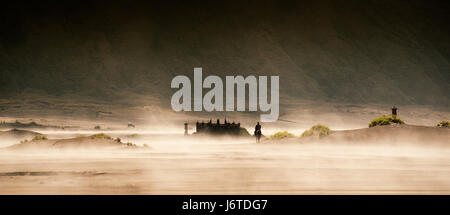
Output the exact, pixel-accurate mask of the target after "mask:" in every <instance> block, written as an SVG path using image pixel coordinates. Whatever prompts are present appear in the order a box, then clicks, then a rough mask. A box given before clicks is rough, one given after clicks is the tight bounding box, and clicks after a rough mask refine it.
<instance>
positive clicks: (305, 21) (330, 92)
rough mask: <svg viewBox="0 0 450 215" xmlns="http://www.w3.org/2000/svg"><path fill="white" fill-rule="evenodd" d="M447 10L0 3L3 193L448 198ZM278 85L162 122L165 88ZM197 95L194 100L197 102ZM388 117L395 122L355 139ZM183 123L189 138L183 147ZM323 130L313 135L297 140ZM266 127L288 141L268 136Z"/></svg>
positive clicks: (370, 3)
mask: <svg viewBox="0 0 450 215" xmlns="http://www.w3.org/2000/svg"><path fill="white" fill-rule="evenodd" d="M449 8H450V4H449V2H447V1H439V0H430V1H410V0H399V1H387V0H366V1H348V0H317V1H306V0H298V1H295V0H294V1H292V0H288V1H271V0H268V1H259V0H250V1H245V2H244V1H234V0H228V1H202V0H193V1H189V2H188V1H181V0H173V1H158V0H155V1H146V2H145V3H144V2H142V1H134V0H129V1H110V0H108V1H105V0H97V1H82V0H79V1H69V0H67V1H52V0H41V1H39V2H37V1H36V2H30V3H27V4H23V3H22V2H8V3H4V4H2V7H1V8H0V194H450V180H449V178H450V142H449V140H450V137H449V133H450V129H449V128H445V127H437V126H436V125H437V124H438V123H439V122H444V121H449V119H450V109H449V105H450V88H449V86H450V73H449V70H450V63H449V62H450V52H449V50H450V30H449V25H448V23H449V22H448V20H450V14H449V13H448V11H450V9H449ZM195 67H202V68H203V73H204V74H203V75H204V77H206V76H208V75H217V76H219V77H221V78H224V77H225V76H230V75H233V76H236V75H242V76H244V77H245V76H249V75H254V76H271V75H275V76H279V77H280V89H279V90H280V92H279V94H280V102H279V110H280V115H279V120H278V121H277V122H274V123H262V134H263V135H264V137H263V139H262V141H261V143H258V144H257V143H256V141H255V138H254V137H252V136H251V135H250V136H245V135H244V136H243V137H218V136H213V137H209V136H202V135H197V134H193V133H194V132H195V131H196V122H208V121H209V120H212V121H213V122H215V120H216V119H220V120H221V122H223V120H225V119H226V120H228V121H229V122H236V123H240V125H241V127H242V128H245V129H247V131H248V132H249V133H250V134H253V131H254V128H255V124H256V123H257V122H258V121H260V119H259V116H260V114H261V113H259V112H206V111H203V112H175V111H173V110H172V109H171V107H170V98H171V96H172V95H173V93H174V92H175V89H172V88H171V87H170V83H171V80H172V78H173V77H175V76H178V75H186V76H188V77H190V78H191V80H192V76H193V68H195ZM204 93H206V90H204ZM393 105H396V106H398V108H399V109H398V112H399V114H398V117H399V118H401V119H402V120H403V121H404V122H405V124H401V125H395V124H389V125H383V126H376V127H372V128H368V125H369V123H370V122H371V120H372V119H374V118H376V117H380V116H390V115H391V109H390V108H391V107H392V106H393ZM184 123H188V127H187V131H188V133H189V135H186V136H185V135H184ZM317 124H322V125H325V126H327V127H329V129H331V131H330V133H329V134H327V136H325V137H305V138H302V137H300V136H301V135H302V133H303V132H304V131H306V130H307V129H310V128H311V127H312V126H314V125H317ZM280 131H286V133H287V132H289V133H291V134H292V135H293V136H294V137H287V138H283V139H273V138H271V137H272V135H274V134H276V133H277V132H280Z"/></svg>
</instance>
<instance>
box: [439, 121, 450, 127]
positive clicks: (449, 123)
mask: <svg viewBox="0 0 450 215" xmlns="http://www.w3.org/2000/svg"><path fill="white" fill-rule="evenodd" d="M437 127H441V128H449V127H450V122H449V121H441V122H440V123H439V124H437Z"/></svg>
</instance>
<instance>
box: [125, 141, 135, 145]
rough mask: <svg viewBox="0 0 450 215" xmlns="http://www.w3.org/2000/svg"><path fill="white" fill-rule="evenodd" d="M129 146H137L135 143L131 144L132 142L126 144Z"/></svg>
mask: <svg viewBox="0 0 450 215" xmlns="http://www.w3.org/2000/svg"><path fill="white" fill-rule="evenodd" d="M126 144H127V146H136V145H134V144H133V143H131V142H128V143H126Z"/></svg>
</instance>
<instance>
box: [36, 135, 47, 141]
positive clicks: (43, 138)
mask: <svg viewBox="0 0 450 215" xmlns="http://www.w3.org/2000/svg"><path fill="white" fill-rule="evenodd" d="M32 140H33V141H36V140H48V138H47V137H46V136H44V135H38V136H35V137H33V139H32Z"/></svg>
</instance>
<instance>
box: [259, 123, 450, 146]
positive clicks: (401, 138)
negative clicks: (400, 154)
mask: <svg viewBox="0 0 450 215" xmlns="http://www.w3.org/2000/svg"><path fill="white" fill-rule="evenodd" d="M272 142H273V143H330V144H333V143H355V144H358V143H364V144H366V143H369V144H420V145H424V144H425V145H427V144H435V145H436V144H437V145H439V144H445V145H448V146H450V129H448V128H438V127H428V126H419V125H386V126H376V127H373V128H362V129H353V130H342V131H332V132H331V133H330V134H329V135H328V136H324V137H318V136H310V137H303V138H298V137H292V138H285V139H282V140H278V141H273V140H269V141H265V143H272Z"/></svg>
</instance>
